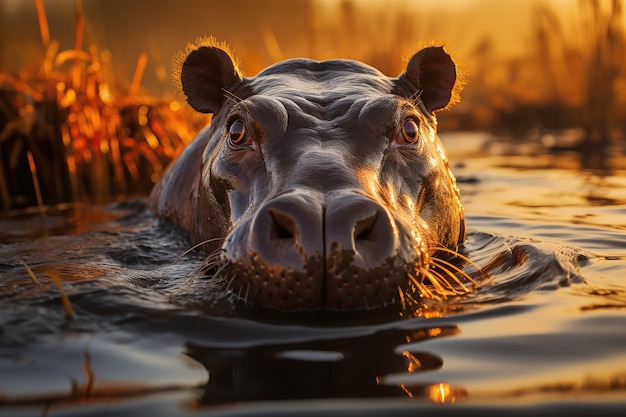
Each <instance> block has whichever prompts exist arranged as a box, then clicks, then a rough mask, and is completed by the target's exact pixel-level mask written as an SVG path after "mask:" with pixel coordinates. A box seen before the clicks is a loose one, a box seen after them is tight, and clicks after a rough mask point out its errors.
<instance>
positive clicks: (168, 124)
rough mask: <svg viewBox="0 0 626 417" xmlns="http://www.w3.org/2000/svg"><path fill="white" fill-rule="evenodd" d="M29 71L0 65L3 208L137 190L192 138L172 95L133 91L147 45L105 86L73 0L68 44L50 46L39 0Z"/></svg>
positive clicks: (104, 72) (103, 57)
mask: <svg viewBox="0 0 626 417" xmlns="http://www.w3.org/2000/svg"><path fill="white" fill-rule="evenodd" d="M35 4H36V6H37V12H38V19H39V27H40V32H41V38H42V45H43V47H44V51H45V54H44V58H43V61H42V62H41V65H40V66H39V69H38V71H30V72H28V71H22V72H21V73H19V74H17V75H14V74H8V73H0V189H2V192H1V193H0V199H1V200H0V203H1V207H2V208H3V209H4V210H9V209H14V208H19V207H25V206H33V205H38V206H39V207H40V209H41V210H43V206H46V205H52V204H56V203H60V202H71V201H92V202H94V201H95V202H107V201H111V200H114V199H115V198H117V197H118V196H127V195H129V194H133V193H146V192H147V191H148V190H149V189H150V188H151V186H152V184H153V183H154V182H156V181H157V180H158V178H159V177H160V175H161V173H162V171H163V169H164V166H165V165H166V164H167V163H168V162H169V161H170V160H172V159H173V158H175V157H176V156H177V155H178V153H179V152H180V151H181V150H182V148H183V147H184V146H185V145H186V144H187V143H188V142H189V141H190V140H191V139H192V138H193V135H194V133H195V131H196V129H195V128H194V126H193V124H192V122H193V118H192V117H191V116H190V114H187V110H186V109H185V108H184V107H181V106H180V105H179V104H178V102H176V101H175V100H174V99H169V100H167V99H157V98H153V97H148V96H142V95H139V92H140V84H141V78H142V74H143V70H144V68H145V64H146V60H147V55H140V57H139V59H138V63H137V67H136V71H135V75H134V77H133V79H132V81H131V82H130V84H129V85H128V87H127V88H126V90H125V91H116V90H114V89H113V88H112V81H119V80H112V77H111V75H110V74H111V71H110V66H111V56H110V53H109V52H108V51H106V50H104V51H100V50H98V48H96V47H95V46H93V45H89V46H87V47H86V48H83V27H84V20H85V16H84V15H83V12H82V4H81V1H80V0H77V2H76V5H77V7H76V11H77V19H76V33H75V44H74V48H73V49H70V50H65V51H59V43H58V42H57V41H56V40H54V39H52V38H51V36H50V34H49V31H48V24H47V19H46V14H45V10H44V7H43V1H42V0H35Z"/></svg>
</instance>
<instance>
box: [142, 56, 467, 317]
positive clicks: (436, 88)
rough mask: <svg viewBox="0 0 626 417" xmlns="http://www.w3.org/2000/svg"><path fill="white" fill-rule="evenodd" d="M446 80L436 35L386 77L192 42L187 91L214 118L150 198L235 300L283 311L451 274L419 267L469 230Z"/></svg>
mask: <svg viewBox="0 0 626 417" xmlns="http://www.w3.org/2000/svg"><path fill="white" fill-rule="evenodd" d="M456 79H457V77H456V67H455V64H454V63H453V61H452V59H451V58H450V56H449V55H448V54H447V53H446V52H444V50H443V48H441V47H427V48H425V49H422V50H420V51H419V52H417V53H416V54H415V55H413V56H412V58H411V59H410V60H409V62H408V64H407V67H406V70H405V71H404V72H403V73H402V74H400V75H399V76H398V77H396V78H391V77H387V76H385V75H383V74H382V73H381V72H379V71H378V70H376V69H374V68H372V67H370V66H368V65H365V64H363V63H360V62H356V61H351V60H330V61H322V62H320V61H314V60H308V59H291V60H287V61H284V62H280V63H277V64H275V65H273V66H271V67H269V68H267V69H265V70H264V71H262V72H261V73H259V74H258V75H256V76H255V77H251V78H245V77H243V76H242V75H240V72H239V70H238V69H237V66H236V64H235V63H234V62H233V60H232V58H231V56H230V54H229V53H228V52H227V51H226V50H224V49H223V48H220V47H218V46H215V45H206V46H196V47H194V48H191V50H190V52H188V54H187V55H186V57H185V58H184V60H183V63H182V67H181V70H180V81H181V84H182V89H183V91H184V93H185V94H186V96H187V98H188V102H189V104H190V105H191V106H192V107H193V108H194V109H196V110H198V111H200V112H203V113H211V114H212V115H213V117H212V122H211V124H210V126H209V127H207V128H206V129H205V130H204V131H202V132H201V133H200V134H199V135H198V137H197V138H196V139H195V140H194V142H192V144H191V145H190V146H189V147H188V148H187V149H186V150H185V152H184V153H183V155H182V156H181V157H180V158H179V159H178V161H177V162H176V163H175V164H174V166H173V167H171V168H170V169H169V171H168V173H167V174H166V176H165V178H164V179H163V181H162V182H161V183H160V184H158V185H157V187H156V189H155V190H154V191H153V193H152V196H151V203H150V204H151V205H152V207H153V209H154V210H155V211H156V213H157V215H159V216H161V217H163V218H166V219H168V220H171V221H174V222H176V223H178V224H179V225H181V226H182V227H183V228H185V229H187V230H189V231H190V232H191V236H192V239H193V241H194V243H198V242H205V245H204V248H205V250H206V251H207V253H209V254H210V255H212V256H213V257H215V258H214V259H216V261H219V263H220V268H219V271H218V274H219V275H220V276H221V278H222V280H223V282H225V283H226V285H227V286H228V291H229V293H230V294H231V295H233V296H234V297H235V298H236V299H239V300H243V301H245V302H246V303H252V304H254V305H258V306H267V307H272V308H276V309H280V310H312V309H331V310H346V309H372V308H376V307H382V306H386V305H389V304H392V303H394V302H396V301H399V300H400V299H401V298H402V297H403V294H404V293H406V291H408V290H409V289H410V288H412V289H413V291H415V286H416V285H418V286H420V285H423V287H420V288H423V289H425V288H426V287H427V286H428V285H430V284H429V280H430V281H436V280H437V279H444V280H445V279H447V278H449V275H450V272H447V273H445V274H444V273H436V272H435V273H431V272H429V270H432V265H435V266H436V265H440V266H441V265H442V263H441V262H446V261H445V259H446V258H449V257H450V255H449V253H450V252H451V251H454V250H455V249H456V248H457V247H458V246H459V245H460V244H462V242H463V241H464V239H465V220H464V215H463V209H462V206H461V202H460V198H459V190H458V188H457V186H456V183H455V179H454V177H453V175H452V173H451V172H450V170H449V168H448V161H447V156H446V153H445V151H444V149H443V148H442V145H441V143H440V142H439V139H438V137H437V135H436V127H437V122H436V119H435V116H434V112H435V111H437V110H439V109H442V108H444V107H446V106H447V105H448V104H449V102H450V100H451V97H452V96H453V95H454V88H455V84H456ZM438 259H442V260H443V261H440V262H439V263H438V262H437V260H438ZM434 277H436V278H437V279H433V278H434ZM437 285H441V284H437ZM426 291H427V290H426Z"/></svg>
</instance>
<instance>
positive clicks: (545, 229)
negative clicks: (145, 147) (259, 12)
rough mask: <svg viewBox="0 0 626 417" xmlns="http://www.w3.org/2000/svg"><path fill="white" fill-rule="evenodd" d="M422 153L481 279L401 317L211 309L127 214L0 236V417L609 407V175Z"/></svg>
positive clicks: (616, 348)
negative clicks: (457, 206) (442, 162)
mask: <svg viewBox="0 0 626 417" xmlns="http://www.w3.org/2000/svg"><path fill="white" fill-rule="evenodd" d="M442 139H443V140H444V142H445V144H446V146H447V149H448V151H449V153H450V159H451V165H452V167H453V170H454V172H455V174H456V175H457V177H458V179H459V186H460V188H461V193H462V197H463V201H464V205H465V209H466V215H467V223H468V228H469V234H468V240H467V242H466V244H465V250H466V253H467V254H468V256H469V257H470V258H471V259H472V261H474V262H475V263H476V264H477V265H478V266H479V267H481V268H483V269H485V271H486V273H487V274H488V278H487V279H485V280H484V281H483V283H482V285H481V286H480V287H479V288H478V289H476V290H475V291H474V292H472V293H470V294H468V295H463V296H455V297H449V298H448V299H447V300H444V301H435V300H430V301H428V300H424V305H422V306H420V308H418V309H416V310H415V311H413V312H412V313H411V314H406V315H405V318H399V317H398V316H397V315H386V316H382V315H377V314H373V315H372V314H356V315H350V314H344V315H337V314H331V313H328V314H321V313H316V314H310V315H306V314H305V315H302V316H299V315H289V316H285V315H281V314H269V313H268V312H262V311H258V310H245V309H237V310H235V311H234V314H233V310H232V307H231V308H230V309H228V308H226V309H225V310H224V309H223V308H224V306H218V307H219V308H217V307H215V306H213V305H212V297H211V294H210V290H208V282H209V279H208V278H207V277H204V276H202V275H201V274H198V273H197V271H198V269H199V268H200V266H201V265H202V260H203V255H202V254H201V253H198V252H192V253H190V254H188V255H185V256H184V257H183V258H182V259H180V260H178V261H177V258H178V256H179V255H180V254H182V253H184V252H185V250H186V249H187V247H188V243H187V241H186V239H185V236H184V235H182V234H181V233H180V232H179V231H178V230H177V229H175V228H173V227H171V226H168V225H165V224H162V223H160V222H158V221H156V220H154V219H153V218H152V217H151V216H150V215H149V214H148V213H146V212H144V211H143V204H142V202H140V201H139V202H129V203H125V204H121V205H117V206H109V207H101V206H94V207H77V208H70V209H67V210H65V211H61V212H59V213H58V214H48V215H45V216H41V215H39V214H33V215H23V216H16V217H14V218H10V219H0V226H1V227H0V313H1V314H0V414H1V413H3V412H5V410H6V411H8V412H9V414H11V415H48V414H49V413H51V414H49V415H56V414H54V412H56V411H60V410H63V409H64V408H63V407H69V408H73V409H76V410H81V411H84V414H87V415H98V413H99V412H101V411H102V410H103V409H105V408H107V409H109V408H108V407H121V408H124V407H125V404H126V405H127V406H128V407H132V406H133V404H142V405H141V406H139V405H138V407H144V408H143V409H144V411H146V412H147V410H150V409H151V407H152V408H157V409H159V408H161V409H163V410H169V411H171V412H172V414H178V415H196V414H197V413H202V412H207V413H210V412H211V410H214V407H220V406H224V405H228V404H232V403H235V402H241V403H240V404H241V405H242V407H244V408H242V410H244V409H245V407H248V406H249V407H251V410H252V409H255V410H259V409H262V408H259V407H262V406H260V405H258V403H256V401H264V402H263V404H265V405H264V407H269V408H268V410H274V411H276V410H282V411H285V410H289V409H290V408H289V407H290V406H289V405H288V403H285V402H284V400H289V401H294V400H303V401H308V400H312V399H318V400H324V399H330V398H344V399H351V402H349V403H345V404H344V406H345V407H348V409H351V410H359V409H360V410H361V411H363V409H362V408H359V407H362V406H363V407H364V404H366V401H370V402H371V401H374V402H373V403H367V404H368V406H367V408H368V410H370V411H371V410H375V409H376V407H382V408H381V409H384V410H386V411H385V413H387V412H389V410H391V409H392V407H395V406H400V405H401V403H383V402H375V401H378V400H382V399H398V400H399V399H405V400H408V399H412V401H416V400H418V401H421V402H417V403H415V404H413V406H414V407H418V406H419V407H427V404H439V403H445V404H454V406H455V407H462V406H463V405H464V404H467V405H472V404H478V403H480V404H483V405H484V406H485V407H489V405H488V404H489V403H484V402H485V401H496V402H497V403H498V404H510V405H513V404H517V402H516V401H518V400H520V399H521V400H523V401H525V403H526V404H538V405H537V407H539V408H538V409H537V410H534V411H537V412H533V413H534V414H542V413H543V414H549V410H550V407H553V406H558V405H559V404H560V405H563V404H566V403H568V402H571V401H582V400H584V401H591V403H592V404H597V405H598V407H600V409H601V410H602V409H604V411H607V410H609V411H610V410H612V408H611V407H612V406H611V404H614V403H615V401H618V403H619V401H620V400H619V398H622V400H621V401H622V402H621V404H622V405H623V394H624V392H626V365H624V364H626V353H625V351H624V348H623V347H624V346H626V333H624V332H623V329H624V325H625V324H626V285H625V284H624V277H625V275H624V271H626V223H625V222H626V220H625V219H626V181H624V179H623V178H624V177H625V176H624V172H623V171H620V170H619V169H617V166H618V165H615V160H611V161H609V163H608V164H607V168H608V169H606V170H603V171H598V170H591V169H589V170H587V169H582V170H581V169H572V168H571V167H568V168H563V167H560V168H550V169H548V168H546V166H550V160H551V159H553V160H555V161H558V160H560V157H556V156H554V155H550V154H549V153H548V152H543V153H537V154H532V155H526V156H524V153H523V152H522V151H520V152H519V153H517V154H516V156H511V153H512V149H511V147H513V149H514V145H512V144H511V143H509V142H507V141H502V142H501V143H496V142H494V138H492V137H490V136H488V135H482V134H481V135H479V134H454V135H448V136H446V135H444V137H443V138H442ZM533 152H538V148H534V151H533ZM520 155H521V156H520ZM565 158H566V159H571V161H569V162H567V163H566V165H568V166H569V165H571V164H574V162H575V158H574V159H572V158H573V157H572V156H571V155H567V156H566V157H565ZM613 158H615V156H614V157H613ZM557 165H558V164H557ZM558 166H561V165H558ZM175 261H176V262H175ZM22 262H24V263H25V264H27V265H28V266H29V267H30V268H31V269H32V271H33V273H34V275H35V276H36V278H37V280H38V281H39V283H40V285H37V284H36V283H35V282H34V281H33V280H32V279H31V278H30V277H29V275H28V272H27V271H26V269H25V268H24V264H22ZM51 267H52V268H54V270H55V271H56V272H57V273H58V274H59V276H61V277H62V278H63V280H64V282H63V283H62V288H63V290H64V292H66V293H67V295H68V297H69V300H70V302H71V304H72V307H73V311H74V314H73V317H71V318H68V317H67V316H66V315H65V314H64V311H63V308H62V298H61V294H60V291H59V289H58V288H57V287H56V286H55V285H54V284H53V283H52V282H51V279H50V277H49V276H48V275H47V273H46V271H47V270H49V268H51ZM220 309H221V310H220ZM539 397H540V398H542V401H548V403H547V404H548V405H549V406H548V407H547V408H541V405H540V404H542V403H533V401H534V400H533V399H536V398H539ZM355 398H356V399H359V400H357V401H354V400H353V399H355ZM616 398H617V400H616ZM267 401H275V403H272V402H267ZM255 404H257V405H255ZM272 404H273V405H272ZM317 404H318V406H319V407H322V406H321V405H320V403H317ZM494 404H495V403H494ZM550 404H551V405H550ZM585 404H587V403H585ZM583 405H584V404H583ZM335 406H336V404H335ZM81 407H82V408H81ZM272 407H276V408H272ZM328 407H331V408H332V406H330V405H329V406H328ZM372 407H373V408H372ZM322 408H323V407H322ZM424 409H425V410H426V409H427V408H424ZM44 410H46V411H44ZM215 410H216V409H215ZM542 410H543V411H542ZM366 411H367V410H366ZM243 412H244V411H242V413H243ZM285 412H286V411H285ZM355 412H356V411H355ZM357 414H359V413H357ZM203 415H204V414H203Z"/></svg>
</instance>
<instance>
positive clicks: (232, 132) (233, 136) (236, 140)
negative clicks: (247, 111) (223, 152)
mask: <svg viewBox="0 0 626 417" xmlns="http://www.w3.org/2000/svg"><path fill="white" fill-rule="evenodd" d="M228 139H229V140H230V143H233V144H235V145H240V144H242V143H245V141H246V127H245V126H244V124H243V121H242V120H241V119H236V120H234V121H233V122H232V123H231V124H230V127H229V128H228Z"/></svg>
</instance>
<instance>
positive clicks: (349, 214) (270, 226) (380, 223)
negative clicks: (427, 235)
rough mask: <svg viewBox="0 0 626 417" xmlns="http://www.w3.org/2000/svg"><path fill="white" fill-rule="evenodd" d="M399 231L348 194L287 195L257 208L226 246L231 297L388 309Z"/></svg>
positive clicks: (398, 277)
mask: <svg viewBox="0 0 626 417" xmlns="http://www.w3.org/2000/svg"><path fill="white" fill-rule="evenodd" d="M398 245H399V239H398V232H397V227H396V224H395V222H394V220H393V218H392V217H391V216H390V215H389V214H388V212H387V210H386V209H385V207H384V206H382V205H381V204H379V203H378V202H376V201H374V200H372V199H370V198H368V197H366V196H363V195H360V194H357V193H353V192H343V193H339V194H337V195H331V197H330V198H329V197H326V199H324V198H323V196H322V195H316V194H315V193H312V192H292V193H288V194H285V195H282V196H280V197H277V198H275V199H273V200H271V201H269V202H268V203H266V204H265V205H263V206H262V207H261V208H260V209H259V210H258V211H257V212H256V213H255V214H254V215H253V216H251V219H250V221H249V222H244V223H242V224H240V225H239V226H238V227H237V228H236V229H235V230H233V232H232V233H231V234H230V236H229V237H228V238H227V242H226V244H225V246H224V253H225V256H226V258H227V260H228V261H227V262H228V263H229V266H230V268H229V270H230V273H231V274H232V275H233V276H234V277H235V278H233V281H232V284H231V285H230V289H231V291H232V292H233V293H234V294H235V295H236V296H237V297H238V298H240V299H242V300H245V301H247V302H250V303H253V304H256V305H264V306H268V307H274V308H278V309H280V310H298V309H341V310H343V309H369V308H374V307H378V306H383V305H386V304H389V303H393V302H394V301H395V299H396V298H397V291H398V287H399V286H400V285H401V283H402V282H405V281H406V275H405V276H404V279H403V276H402V275H403V274H401V273H395V274H394V273H392V271H394V270H397V269H398V268H397V267H396V265H395V264H396V263H397V262H398V259H397V252H398V251H397V249H398Z"/></svg>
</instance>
